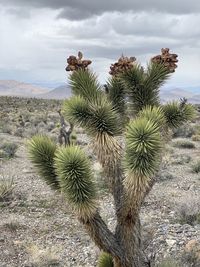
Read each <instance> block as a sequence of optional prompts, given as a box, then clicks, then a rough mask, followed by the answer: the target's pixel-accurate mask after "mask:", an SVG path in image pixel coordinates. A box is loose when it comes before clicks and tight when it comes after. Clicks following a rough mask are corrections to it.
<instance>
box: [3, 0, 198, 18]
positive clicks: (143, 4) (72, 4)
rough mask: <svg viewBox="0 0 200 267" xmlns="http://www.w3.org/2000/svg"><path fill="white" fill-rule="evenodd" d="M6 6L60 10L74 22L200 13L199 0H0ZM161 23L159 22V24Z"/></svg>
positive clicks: (61, 13)
mask: <svg viewBox="0 0 200 267" xmlns="http://www.w3.org/2000/svg"><path fill="white" fill-rule="evenodd" d="M3 2H4V3H3ZM0 3H2V4H4V5H14V6H21V7H22V6H29V7H33V8H52V9H60V10H61V11H60V14H59V16H58V17H59V18H60V17H64V18H67V19H72V20H81V19H86V18H89V17H91V16H94V15H101V14H103V13H105V12H114V11H118V12H127V11H132V12H142V11H147V12H152V11H155V12H162V13H170V14H191V13H199V12H200V1H198V0H190V1H188V0H174V1H171V2H169V1H166V0H159V1H158V0H143V1H138V0H126V1H122V0H109V1H108V0H101V1H94V0H86V1H82V0H81V1H80V0H56V1H55V0H29V1H27V0H7V1H6V3H5V1H4V0H0ZM158 23H159V22H158Z"/></svg>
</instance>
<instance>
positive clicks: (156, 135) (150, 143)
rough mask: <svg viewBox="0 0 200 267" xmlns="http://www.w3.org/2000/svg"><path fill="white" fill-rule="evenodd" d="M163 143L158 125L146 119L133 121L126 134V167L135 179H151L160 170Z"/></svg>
mask: <svg viewBox="0 0 200 267" xmlns="http://www.w3.org/2000/svg"><path fill="white" fill-rule="evenodd" d="M161 147H162V142H161V137H160V132H159V127H158V125H157V124H155V123H154V122H152V121H151V120H148V119H146V118H137V119H136V120H134V121H131V122H130V124H129V126H128V128H127V134H126V152H125V166H126V169H127V172H128V173H130V174H133V176H135V177H143V178H150V177H152V176H153V175H154V173H155V172H156V170H157V169H158V166H159V163H160V152H161Z"/></svg>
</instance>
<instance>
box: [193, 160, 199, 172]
mask: <svg viewBox="0 0 200 267" xmlns="http://www.w3.org/2000/svg"><path fill="white" fill-rule="evenodd" d="M192 172H194V173H200V161H197V162H196V163H195V164H193V165H192Z"/></svg>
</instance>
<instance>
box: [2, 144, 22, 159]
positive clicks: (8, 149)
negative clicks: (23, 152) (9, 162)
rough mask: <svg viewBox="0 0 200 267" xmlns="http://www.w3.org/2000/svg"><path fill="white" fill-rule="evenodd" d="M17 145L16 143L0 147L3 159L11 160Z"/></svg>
mask: <svg viewBox="0 0 200 267" xmlns="http://www.w3.org/2000/svg"><path fill="white" fill-rule="evenodd" d="M17 148H18V145H17V144H16V143H9V142H6V143H3V144H2V145H0V150H2V152H3V153H1V155H2V157H5V158H9V159H10V158H13V157H14V156H15V154H16V151H17Z"/></svg>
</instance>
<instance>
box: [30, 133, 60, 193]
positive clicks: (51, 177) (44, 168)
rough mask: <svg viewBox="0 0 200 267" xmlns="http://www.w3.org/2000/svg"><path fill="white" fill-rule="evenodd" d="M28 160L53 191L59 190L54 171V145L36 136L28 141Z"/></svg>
mask: <svg viewBox="0 0 200 267" xmlns="http://www.w3.org/2000/svg"><path fill="white" fill-rule="evenodd" d="M28 151H29V155H30V160H31V162H32V163H33V165H34V166H35V167H36V169H37V171H38V173H39V175H40V176H41V177H42V178H43V179H44V180H45V181H46V183H47V184H48V185H50V186H51V187H52V188H53V189H59V188H60V186H59V182H58V179H57V176H56V174H55V169H54V155H55V151H56V145H55V144H54V143H53V142H52V140H51V139H50V138H48V137H47V136H44V135H36V136H34V137H33V138H32V139H31V140H30V141H28Z"/></svg>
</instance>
